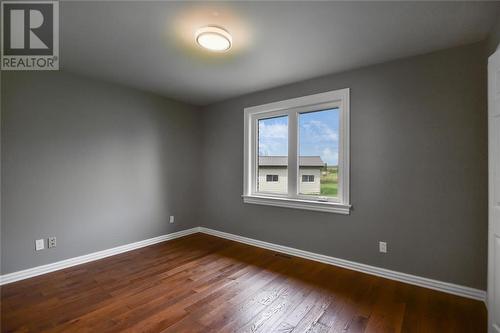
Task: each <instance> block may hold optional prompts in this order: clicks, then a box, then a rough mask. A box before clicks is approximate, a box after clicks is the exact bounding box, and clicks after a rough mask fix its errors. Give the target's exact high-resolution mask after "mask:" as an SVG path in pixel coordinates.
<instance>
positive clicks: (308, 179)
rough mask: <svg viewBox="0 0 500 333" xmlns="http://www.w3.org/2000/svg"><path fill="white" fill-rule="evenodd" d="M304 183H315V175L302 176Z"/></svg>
mask: <svg viewBox="0 0 500 333" xmlns="http://www.w3.org/2000/svg"><path fill="white" fill-rule="evenodd" d="M302 182H303V183H313V182H314V175H302Z"/></svg>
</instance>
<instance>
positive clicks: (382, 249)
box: [378, 242, 387, 253]
mask: <svg viewBox="0 0 500 333" xmlns="http://www.w3.org/2000/svg"><path fill="white" fill-rule="evenodd" d="M378 250H379V252H381V253H387V243H386V242H378Z"/></svg>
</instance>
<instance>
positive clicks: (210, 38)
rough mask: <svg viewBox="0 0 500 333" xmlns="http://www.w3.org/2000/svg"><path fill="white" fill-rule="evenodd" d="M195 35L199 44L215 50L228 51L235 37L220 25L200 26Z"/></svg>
mask: <svg viewBox="0 0 500 333" xmlns="http://www.w3.org/2000/svg"><path fill="white" fill-rule="evenodd" d="M195 36H196V42H197V43H198V45H200V46H201V47H203V48H205V49H207V50H210V51H213V52H224V51H227V50H229V49H230V48H231V44H232V43H233V38H232V37H231V35H230V34H229V32H227V31H226V30H224V29H222V28H219V27H213V26H209V27H203V28H200V29H198V30H196V33H195Z"/></svg>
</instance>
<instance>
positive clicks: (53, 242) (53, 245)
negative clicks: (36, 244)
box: [48, 237, 57, 249]
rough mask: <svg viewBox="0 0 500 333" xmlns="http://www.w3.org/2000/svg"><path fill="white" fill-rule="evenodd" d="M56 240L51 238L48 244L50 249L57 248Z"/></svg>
mask: <svg viewBox="0 0 500 333" xmlns="http://www.w3.org/2000/svg"><path fill="white" fill-rule="evenodd" d="M56 245H57V243H56V238H55V237H49V242H48V247H49V249H50V248H52V247H56Z"/></svg>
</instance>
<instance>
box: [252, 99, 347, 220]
mask: <svg viewBox="0 0 500 333" xmlns="http://www.w3.org/2000/svg"><path fill="white" fill-rule="evenodd" d="M244 141H245V155H244V159H245V160H244V177H245V179H244V193H243V200H244V202H246V203H254V204H264V205H275V206H281V207H290V208H301V209H311V210H319V211H327V212H336V213H342V214H349V212H350V207H351V206H350V202H349V89H341V90H335V91H330V92H326V93H321V94H316V95H309V96H304V97H299V98H294V99H289V100H285V101H280V102H275V103H270V104H265V105H260V106H254V107H250V108H246V109H245V137H244ZM278 179H279V180H280V181H279V182H278Z"/></svg>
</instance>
